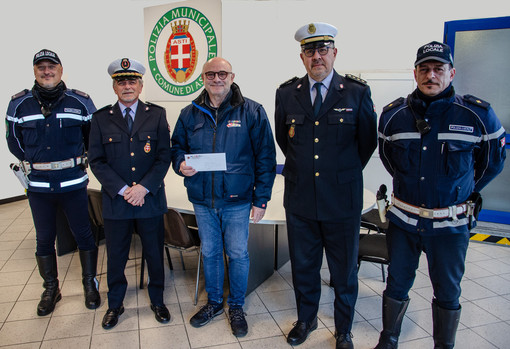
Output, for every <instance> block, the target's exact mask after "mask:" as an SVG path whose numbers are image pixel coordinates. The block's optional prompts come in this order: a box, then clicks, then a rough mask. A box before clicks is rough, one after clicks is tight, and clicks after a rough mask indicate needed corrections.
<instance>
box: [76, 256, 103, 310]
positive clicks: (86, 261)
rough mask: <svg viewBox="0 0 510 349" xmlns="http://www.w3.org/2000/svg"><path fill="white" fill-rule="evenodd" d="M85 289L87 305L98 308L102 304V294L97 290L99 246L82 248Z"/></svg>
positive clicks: (90, 307)
mask: <svg viewBox="0 0 510 349" xmlns="http://www.w3.org/2000/svg"><path fill="white" fill-rule="evenodd" d="M80 261H81V269H82V283H83V291H84V292H85V306H86V307H87V308H89V309H96V308H97V307H99V305H100V304H101V296H100V295H99V292H98V291H97V280H96V270H97V248H96V249H95V250H91V251H82V250H80Z"/></svg>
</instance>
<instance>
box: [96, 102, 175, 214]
mask: <svg viewBox="0 0 510 349" xmlns="http://www.w3.org/2000/svg"><path fill="white" fill-rule="evenodd" d="M89 162H90V167H91V168H92V172H93V173H94V175H95V176H96V178H97V179H98V180H99V182H100V183H101V185H102V189H101V190H102V192H103V215H104V218H107V219H131V218H149V217H154V216H157V215H160V214H163V213H165V212H166V210H167V203H166V195H165V184H164V182H163V179H164V178H165V175H166V173H167V171H168V168H169V166H170V131H169V128H168V123H167V120H166V112H165V109H164V108H162V107H160V106H157V105H154V104H150V103H147V104H144V103H142V102H141V101H139V102H138V107H137V110H136V115H135V121H134V124H133V129H132V132H131V134H130V133H129V130H128V126H127V123H126V121H125V120H124V118H123V116H122V113H121V111H120V107H119V105H118V103H116V104H115V105H114V106H113V107H112V106H106V107H104V108H102V109H100V110H98V111H97V112H96V113H94V114H93V116H92V125H91V130H90V141H89ZM135 184H141V185H143V186H144V187H145V188H146V189H148V190H149V193H148V194H147V195H146V196H145V203H144V204H143V206H141V207H134V206H132V205H131V204H129V203H127V202H126V201H125V200H124V197H123V196H120V195H118V192H119V191H120V190H121V189H122V188H123V187H124V186H125V185H128V186H133V185H135Z"/></svg>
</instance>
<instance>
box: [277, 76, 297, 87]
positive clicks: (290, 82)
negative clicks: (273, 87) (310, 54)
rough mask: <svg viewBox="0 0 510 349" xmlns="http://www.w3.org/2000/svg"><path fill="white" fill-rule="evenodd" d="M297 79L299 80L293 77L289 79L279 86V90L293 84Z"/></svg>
mask: <svg viewBox="0 0 510 349" xmlns="http://www.w3.org/2000/svg"><path fill="white" fill-rule="evenodd" d="M298 79H299V78H298V77H297V76H294V77H293V78H292V79H289V80H287V81H285V82H284V83H283V84H281V85H280V88H282V87H285V86H289V85H291V84H293V83H294V82H295V81H297V80H298Z"/></svg>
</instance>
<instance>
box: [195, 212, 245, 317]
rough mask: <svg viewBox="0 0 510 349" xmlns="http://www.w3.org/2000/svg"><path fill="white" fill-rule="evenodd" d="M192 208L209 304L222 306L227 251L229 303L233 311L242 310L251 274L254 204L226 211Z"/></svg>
mask: <svg viewBox="0 0 510 349" xmlns="http://www.w3.org/2000/svg"><path fill="white" fill-rule="evenodd" d="M193 207H194V210H195V216H196V219H197V224H198V234H199V235H200V240H201V246H202V256H203V261H204V275H205V290H206V292H207V297H208V301H209V303H212V304H219V303H222V302H223V280H224V278H225V275H224V264H223V247H225V251H226V253H227V256H228V261H229V263H228V271H229V273H228V276H229V281H230V293H229V296H228V299H227V303H228V305H229V306H230V307H231V308H238V307H242V306H243V305H244V297H245V295H246V287H247V285H248V272H249V270H250V258H249V255H248V231H249V218H250V209H251V204H250V203H248V204H240V205H235V206H227V207H223V208H209V207H207V206H204V205H197V204H194V205H193Z"/></svg>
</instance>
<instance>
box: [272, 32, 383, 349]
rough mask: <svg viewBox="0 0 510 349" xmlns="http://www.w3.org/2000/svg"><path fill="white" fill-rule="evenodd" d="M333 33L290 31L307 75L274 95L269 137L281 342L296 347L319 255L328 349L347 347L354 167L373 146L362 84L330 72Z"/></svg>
mask: <svg viewBox="0 0 510 349" xmlns="http://www.w3.org/2000/svg"><path fill="white" fill-rule="evenodd" d="M336 34H337V29H336V28H335V27H334V26H332V25H331V24H327V23H320V22H314V23H310V24H306V25H304V26H303V27H301V28H299V29H298V31H297V32H296V35H295V37H294V38H295V39H296V40H297V41H298V42H299V43H300V45H301V54H300V57H301V60H302V61H303V64H304V66H305V69H306V72H307V74H306V75H305V76H303V77H302V78H297V77H295V78H293V79H290V80H288V81H287V82H285V83H283V84H282V85H280V88H279V89H278V90H277V91H276V109H275V134H276V140H277V142H278V145H279V146H280V148H281V150H282V152H283V154H284V155H285V158H286V159H285V166H284V169H283V175H284V177H285V193H284V207H285V210H286V219H287V232H288V237H289V251H290V259H291V265H292V280H293V284H294V293H295V297H296V306H297V315H298V320H297V322H296V323H295V325H294V327H293V329H292V330H291V331H290V332H289V334H288V336H287V342H288V343H289V344H291V345H298V344H301V343H303V342H304V341H305V340H306V338H307V337H308V335H309V334H310V332H312V331H313V330H315V329H316V328H317V312H318V309H319V300H320V295H321V275H320V269H321V265H322V256H323V250H325V251H326V258H327V261H328V267H329V270H330V273H331V284H332V285H333V287H334V289H335V303H334V308H335V311H334V317H335V328H336V347H337V348H342V349H343V348H353V343H352V339H351V337H352V336H351V328H352V321H353V316H354V305H355V303H356V298H357V295H358V279H357V257H358V245H359V228H360V219H361V218H360V217H361V208H362V205H363V176H362V170H363V168H364V167H365V165H366V164H367V163H368V160H369V159H370V156H371V155H372V153H373V151H374V150H375V148H376V145H377V130H376V128H377V126H376V118H377V116H376V114H375V111H374V105H373V103H372V99H371V96H370V88H369V87H368V86H367V84H366V82H365V81H363V80H361V79H359V78H357V77H355V76H352V75H346V76H341V75H339V74H338V73H337V72H336V71H335V70H334V69H333V64H334V62H335V58H336V55H337V49H336V48H335V42H334V38H335V36H336Z"/></svg>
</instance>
